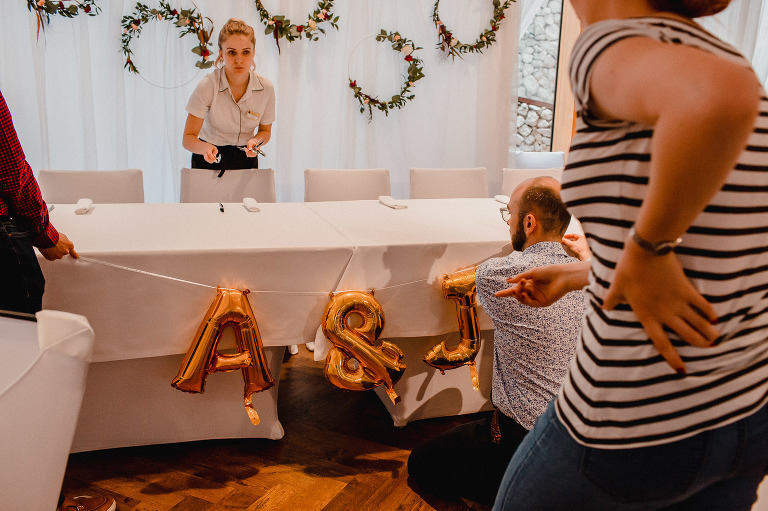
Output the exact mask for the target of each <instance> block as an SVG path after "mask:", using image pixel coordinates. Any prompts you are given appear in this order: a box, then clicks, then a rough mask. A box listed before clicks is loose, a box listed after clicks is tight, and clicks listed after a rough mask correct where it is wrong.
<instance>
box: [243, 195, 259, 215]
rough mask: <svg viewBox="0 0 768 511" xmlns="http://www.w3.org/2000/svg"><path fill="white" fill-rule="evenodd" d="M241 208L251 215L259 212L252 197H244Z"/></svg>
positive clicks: (257, 205) (257, 204)
mask: <svg viewBox="0 0 768 511" xmlns="http://www.w3.org/2000/svg"><path fill="white" fill-rule="evenodd" d="M243 207H244V208H245V209H247V210H248V211H250V212H252V213H256V212H258V211H261V210H260V209H259V203H258V202H256V199H254V198H253V197H246V198H244V199H243Z"/></svg>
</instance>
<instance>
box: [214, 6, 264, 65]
mask: <svg viewBox="0 0 768 511" xmlns="http://www.w3.org/2000/svg"><path fill="white" fill-rule="evenodd" d="M232 35H244V36H245V37H247V38H248V39H250V40H251V43H252V44H253V47H254V48H255V47H256V36H255V35H254V33H253V27H251V26H250V25H248V24H247V23H246V22H245V21H243V20H239V19H237V18H230V19H229V20H227V22H226V23H224V26H223V27H221V30H220V31H219V56H218V57H216V62H215V64H216V65H217V66H218V65H219V64H220V63H221V62H223V61H224V59H222V58H221V45H222V44H224V41H226V40H227V39H229V36H232Z"/></svg>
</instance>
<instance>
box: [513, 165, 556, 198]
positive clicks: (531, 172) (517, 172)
mask: <svg viewBox="0 0 768 511" xmlns="http://www.w3.org/2000/svg"><path fill="white" fill-rule="evenodd" d="M542 176H550V177H554V178H555V179H557V180H558V181H562V180H563V168H562V167H559V168H551V169H519V168H518V169H501V193H502V194H504V195H507V196H509V195H512V191H513V190H514V189H515V188H517V185H519V184H520V183H522V182H523V181H525V180H526V179H531V178H534V177H542Z"/></svg>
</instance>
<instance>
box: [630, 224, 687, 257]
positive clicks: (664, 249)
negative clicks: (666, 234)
mask: <svg viewBox="0 0 768 511" xmlns="http://www.w3.org/2000/svg"><path fill="white" fill-rule="evenodd" d="M629 237H630V238H632V241H634V242H635V243H636V244H637V246H638V247H640V248H642V249H643V250H645V251H647V252H651V253H652V254H654V255H665V254H668V253H670V252H672V251H673V250H674V249H675V247H677V246H678V245H679V244H680V243H681V242H682V241H683V238H677V239H676V240H672V241H660V242H658V243H651V242H650V241H648V240H646V239H643V238H642V237H640V235H639V234H637V231H635V226H632V228H631V229H629Z"/></svg>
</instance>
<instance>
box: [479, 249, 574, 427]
mask: <svg viewBox="0 0 768 511" xmlns="http://www.w3.org/2000/svg"><path fill="white" fill-rule="evenodd" d="M577 261H578V259H575V258H573V257H569V256H568V254H566V253H565V250H563V247H562V245H561V244H560V243H558V242H554V241H545V242H541V243H536V244H535V245H531V246H530V247H528V248H526V249H525V250H524V251H523V252H513V253H512V254H510V255H508V256H506V257H499V258H493V259H489V260H487V261H485V262H484V263H482V264H481V265H480V266H479V267H478V268H477V271H476V272H475V282H476V285H477V299H478V302H479V303H480V305H482V306H483V308H484V309H485V311H486V312H487V313H488V315H489V316H490V317H491V319H492V320H493V326H494V329H495V332H494V343H493V388H492V391H491V399H492V401H493V404H494V405H495V406H496V407H497V408H498V409H499V411H501V412H502V413H503V414H504V415H506V416H508V417H511V418H512V419H514V420H515V421H516V422H517V423H518V424H520V425H521V426H523V427H524V428H526V429H531V428H532V427H533V424H534V423H535V422H536V419H537V418H538V417H539V415H541V414H542V413H544V409H545V408H546V406H547V403H549V401H550V400H551V399H552V398H553V397H555V395H556V394H557V391H558V390H559V389H560V385H561V384H562V382H563V379H564V378H565V375H566V374H567V372H568V366H569V364H570V361H571V358H572V357H573V353H574V350H575V347H576V340H577V339H578V336H579V330H580V329H581V319H582V316H583V315H584V309H585V306H586V299H585V296H584V292H583V291H574V292H571V293H568V294H567V295H565V296H564V297H563V298H561V299H560V300H558V301H557V302H556V303H554V304H553V305H551V306H550V307H529V306H527V305H523V304H521V303H520V302H518V301H517V300H515V299H514V298H497V297H496V296H495V295H494V293H495V292H496V291H499V290H501V289H505V288H507V287H509V284H507V281H506V279H507V278H508V277H511V276H513V275H517V274H518V273H521V272H523V271H526V270H529V269H531V268H535V267H537V266H546V265H549V264H562V263H570V262H577Z"/></svg>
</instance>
